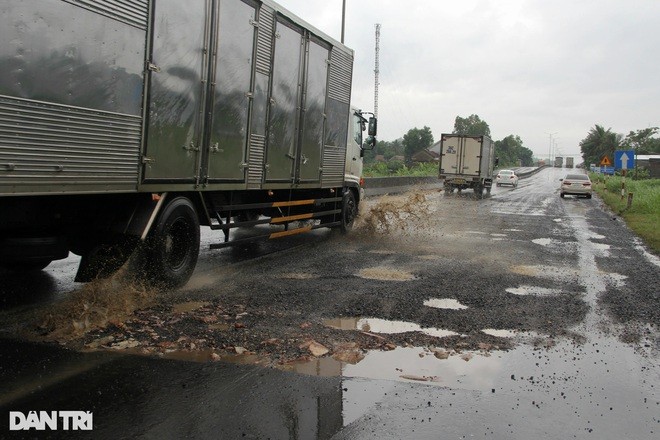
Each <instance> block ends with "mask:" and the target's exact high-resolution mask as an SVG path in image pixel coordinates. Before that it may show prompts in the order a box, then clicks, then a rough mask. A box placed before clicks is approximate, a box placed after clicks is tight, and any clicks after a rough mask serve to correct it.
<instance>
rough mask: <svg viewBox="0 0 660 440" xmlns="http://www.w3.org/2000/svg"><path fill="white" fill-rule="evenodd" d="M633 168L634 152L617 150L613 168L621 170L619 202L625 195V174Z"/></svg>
mask: <svg viewBox="0 0 660 440" xmlns="http://www.w3.org/2000/svg"><path fill="white" fill-rule="evenodd" d="M634 166H635V152H634V151H632V150H628V151H623V150H617V151H615V152H614V168H615V169H617V170H621V176H622V178H621V200H623V198H624V197H625V195H626V174H627V173H628V170H629V169H631V168H633V167H634Z"/></svg>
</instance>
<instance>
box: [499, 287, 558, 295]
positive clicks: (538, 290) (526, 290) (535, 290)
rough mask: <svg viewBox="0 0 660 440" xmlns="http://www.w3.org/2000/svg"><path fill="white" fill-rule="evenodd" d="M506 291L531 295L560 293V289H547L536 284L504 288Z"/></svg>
mask: <svg viewBox="0 0 660 440" xmlns="http://www.w3.org/2000/svg"><path fill="white" fill-rule="evenodd" d="M506 291H507V292H509V293H512V294H514V295H532V296H556V295H560V294H561V291H559V290H557V289H548V288H547V287H537V286H519V287H511V288H509V289H506Z"/></svg>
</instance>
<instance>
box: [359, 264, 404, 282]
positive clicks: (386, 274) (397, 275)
mask: <svg viewBox="0 0 660 440" xmlns="http://www.w3.org/2000/svg"><path fill="white" fill-rule="evenodd" d="M357 276H358V277H360V278H366V279H369V280H379V281H411V280H415V279H417V277H416V276H415V275H413V274H412V273H411V272H407V271H404V270H399V269H392V268H390V267H370V268H366V269H362V270H360V271H359V272H358V273H357Z"/></svg>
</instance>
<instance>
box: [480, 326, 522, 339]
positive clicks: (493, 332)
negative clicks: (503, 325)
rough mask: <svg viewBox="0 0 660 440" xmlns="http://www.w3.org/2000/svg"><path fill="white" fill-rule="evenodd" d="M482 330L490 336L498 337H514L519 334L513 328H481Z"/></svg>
mask: <svg viewBox="0 0 660 440" xmlns="http://www.w3.org/2000/svg"><path fill="white" fill-rule="evenodd" d="M481 332H482V333H485V334H487V335H490V336H495V337H496V338H514V337H516V335H517V333H516V332H514V331H513V330H498V329H494V328H486V329H483V330H481Z"/></svg>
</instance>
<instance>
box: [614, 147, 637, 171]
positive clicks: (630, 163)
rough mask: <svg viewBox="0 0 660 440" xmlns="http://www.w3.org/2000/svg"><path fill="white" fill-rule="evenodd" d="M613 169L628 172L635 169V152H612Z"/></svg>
mask: <svg viewBox="0 0 660 440" xmlns="http://www.w3.org/2000/svg"><path fill="white" fill-rule="evenodd" d="M614 168H616V169H617V170H629V169H631V168H635V152H634V151H633V150H627V151H623V150H617V151H615V152H614Z"/></svg>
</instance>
